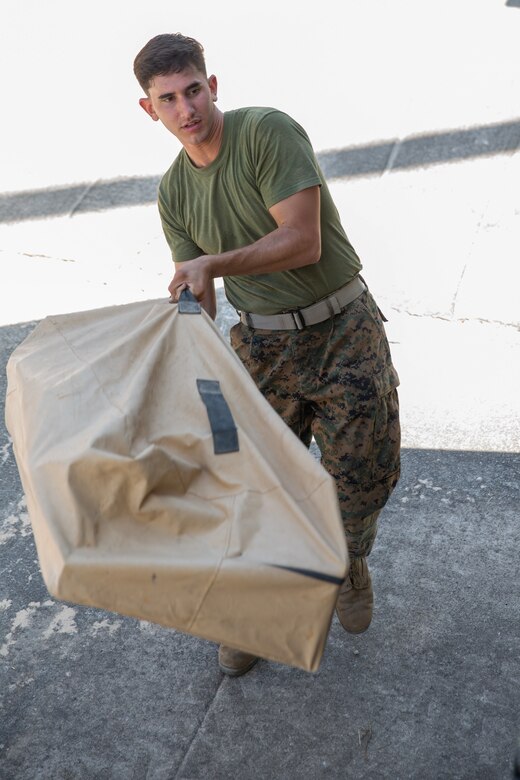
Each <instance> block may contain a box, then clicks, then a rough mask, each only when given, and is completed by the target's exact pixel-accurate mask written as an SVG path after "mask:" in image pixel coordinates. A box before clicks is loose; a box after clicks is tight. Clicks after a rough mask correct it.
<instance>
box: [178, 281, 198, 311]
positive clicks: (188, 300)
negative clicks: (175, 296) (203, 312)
mask: <svg viewBox="0 0 520 780" xmlns="http://www.w3.org/2000/svg"><path fill="white" fill-rule="evenodd" d="M179 314H200V303H199V302H198V300H197V299H196V298H195V296H194V295H193V293H192V291H191V290H190V288H189V287H186V288H185V289H184V290H183V291H182V292H181V294H180V296H179Z"/></svg>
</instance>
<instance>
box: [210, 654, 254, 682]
mask: <svg viewBox="0 0 520 780" xmlns="http://www.w3.org/2000/svg"><path fill="white" fill-rule="evenodd" d="M259 660H260V659H259V658H253V660H252V661H251V662H250V663H248V664H247V666H242V667H240V669H237V668H236V667H234V666H224V664H221V663H219V665H218V666H219V669H220V671H221V672H222V673H223V674H225V675H227V676H228V677H241V676H242V675H243V674H246V673H247V672H249V671H250V670H251V669H252V668H253V666H254V665H255V664H257V663H258V661H259Z"/></svg>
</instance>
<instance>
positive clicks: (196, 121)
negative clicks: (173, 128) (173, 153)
mask: <svg viewBox="0 0 520 780" xmlns="http://www.w3.org/2000/svg"><path fill="white" fill-rule="evenodd" d="M200 121H201V120H200V119H192V120H191V121H190V122H186V124H185V125H183V126H182V129H183V130H188V131H189V130H195V128H197V127H199V125H200Z"/></svg>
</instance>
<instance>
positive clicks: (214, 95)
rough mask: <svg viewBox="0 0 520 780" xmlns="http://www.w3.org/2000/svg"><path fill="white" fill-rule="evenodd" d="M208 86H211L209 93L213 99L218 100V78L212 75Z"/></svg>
mask: <svg viewBox="0 0 520 780" xmlns="http://www.w3.org/2000/svg"><path fill="white" fill-rule="evenodd" d="M208 86H209V91H210V92H211V97H212V98H213V100H216V99H217V86H218V85H217V77H216V76H213V75H211V76H210V77H209V79H208Z"/></svg>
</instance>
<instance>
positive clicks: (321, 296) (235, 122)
mask: <svg viewBox="0 0 520 780" xmlns="http://www.w3.org/2000/svg"><path fill="white" fill-rule="evenodd" d="M134 73H135V75H136V77H137V79H138V81H139V83H140V84H141V87H142V88H143V90H144V92H145V93H146V97H143V98H141V100H140V101H139V102H140V105H141V106H142V108H143V109H144V110H145V111H146V113H147V114H148V115H149V116H150V117H151V118H152V119H153V120H154V121H160V122H162V124H163V125H164V126H165V127H166V128H167V129H168V130H169V131H170V132H171V133H173V135H174V136H175V137H176V138H177V139H178V140H179V141H180V142H181V144H182V146H183V149H182V150H181V152H180V154H179V155H178V156H177V158H176V159H175V161H174V162H173V164H172V166H171V168H170V169H169V170H168V171H167V173H166V174H165V175H164V177H163V179H162V181H161V185H160V188H159V211H160V215H161V220H162V225H163V229H164V233H165V236H166V239H167V241H168V244H169V245H170V248H171V251H172V255H173V259H174V261H175V269H176V270H175V275H174V277H173V280H172V282H171V284H170V286H169V288H168V289H169V291H170V293H171V296H172V299H173V300H178V297H179V295H180V292H181V291H182V290H183V289H185V288H186V287H189V288H190V290H191V291H192V292H193V294H194V295H195V296H196V297H197V298H198V299H199V301H201V303H202V305H203V306H204V308H205V309H206V311H207V312H208V313H209V314H210V315H211V316H212V317H213V318H214V317H215V314H216V296H215V286H214V279H215V278H219V277H223V280H224V287H225V292H226V296H227V298H228V300H229V301H230V303H231V304H232V305H233V307H234V308H235V309H236V310H237V312H239V313H240V321H239V322H238V323H237V324H236V325H235V326H234V327H233V328H232V330H231V343H232V346H233V347H234V349H235V351H236V352H237V354H238V355H239V357H240V358H241V360H242V361H243V362H244V364H245V366H246V367H247V369H248V370H249V372H250V373H251V375H252V376H253V378H254V380H255V382H256V384H257V386H258V387H259V389H260V390H261V392H262V393H263V394H264V396H265V397H266V398H267V400H268V401H269V402H270V403H271V405H272V406H273V407H274V409H276V411H277V412H278V413H279V414H280V415H281V416H282V418H283V419H284V420H285V421H286V423H287V424H288V425H289V426H290V427H291V428H292V430H293V431H294V432H295V433H296V435H297V436H299V437H300V439H301V440H302V441H303V442H304V443H305V444H306V445H307V446H309V445H310V442H311V439H312V436H313V435H314V437H315V440H316V442H317V444H318V446H319V448H320V451H321V455H322V463H323V465H324V466H325V468H326V469H327V470H328V471H329V473H330V474H332V476H333V477H334V478H335V480H336V485H337V490H338V497H339V502H340V508H341V513H342V518H343V523H344V527H345V533H346V537H347V544H348V548H349V554H350V559H351V566H350V571H349V574H348V576H347V578H346V580H345V583H344V585H343V586H342V588H341V591H340V594H339V598H338V603H337V607H336V611H337V614H338V617H339V620H340V622H341V624H342V625H343V627H344V628H345V629H346V630H347V631H349V632H352V633H360V632H362V631H365V630H366V629H367V628H368V626H369V624H370V621H371V618H372V604H373V592H372V584H371V578H370V574H369V572H368V567H367V562H366V558H367V556H368V555H369V553H370V551H371V549H372V546H373V544H374V540H375V536H376V530H377V519H378V516H379V513H380V511H381V509H382V507H383V506H384V504H385V503H386V501H387V499H388V497H389V495H390V493H391V492H392V490H393V488H394V487H395V485H396V483H397V480H398V478H399V473H400V461H399V450H400V431H399V412H398V399H397V391H396V387H397V385H398V383H399V380H398V377H397V374H396V372H395V369H394V368H393V366H392V361H391V357H390V351H389V347H388V341H387V338H386V335H385V332H384V326H383V322H382V315H381V313H380V311H379V309H378V307H377V306H376V304H375V302H374V300H373V298H372V296H371V295H370V293H369V291H368V290H367V288H366V285H365V284H364V282H363V280H362V279H361V278H360V276H359V272H360V270H361V262H360V260H359V258H358V256H357V254H356V252H355V251H354V249H353V247H352V245H351V244H350V242H349V240H348V238H347V236H346V234H345V231H344V230H343V227H342V225H341V222H340V218H339V215H338V212H337V210H336V207H335V205H334V203H333V201H332V198H331V196H330V193H329V190H328V188H327V184H326V182H325V179H324V177H323V174H322V173H321V171H320V168H319V166H318V163H317V161H316V157H315V154H314V152H313V150H312V147H311V144H310V141H309V139H308V137H307V135H306V133H305V131H304V130H303V129H302V128H301V127H300V126H299V125H298V124H297V123H296V122H295V121H294V120H293V119H291V117H289V116H287V115H286V114H285V113H283V112H281V111H277V110H275V109H271V108H243V109H238V110H235V111H227V112H225V113H222V112H221V111H219V109H218V108H217V107H216V105H215V102H216V100H217V79H216V77H215V76H214V75H211V76H209V78H208V76H207V73H206V66H205V62H204V53H203V48H202V46H201V45H200V44H199V43H198V42H197V41H195V40H194V39H192V38H187V37H185V36H183V35H180V34H172V35H170V34H165V35H158V36H156V37H155V38H152V40H150V41H149V42H148V43H147V44H146V46H145V47H144V48H143V49H142V50H141V51H140V52H139V54H138V55H137V57H136V59H135V62H134ZM256 660H257V659H256V658H255V657H254V656H252V655H249V654H247V653H243V652H240V651H238V650H234V649H233V648H228V647H224V646H221V647H220V649H219V664H220V668H221V669H222V671H224V672H225V673H227V674H230V675H234V676H236V675H239V674H243V673H244V672H246V671H248V670H249V669H250V668H251V667H252V666H253V664H254V663H255V661H256Z"/></svg>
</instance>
